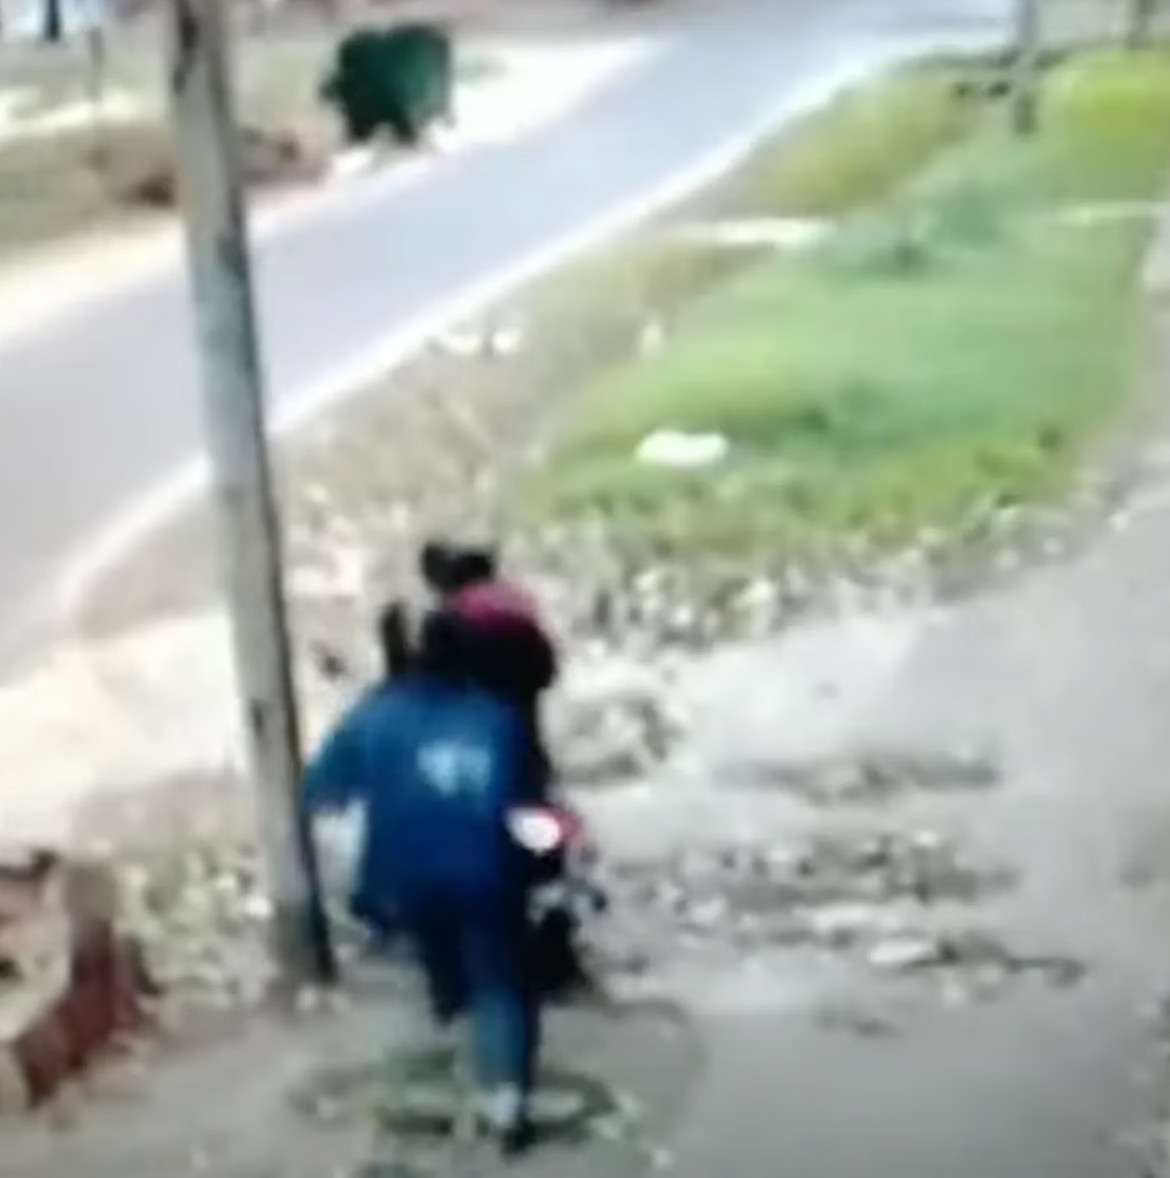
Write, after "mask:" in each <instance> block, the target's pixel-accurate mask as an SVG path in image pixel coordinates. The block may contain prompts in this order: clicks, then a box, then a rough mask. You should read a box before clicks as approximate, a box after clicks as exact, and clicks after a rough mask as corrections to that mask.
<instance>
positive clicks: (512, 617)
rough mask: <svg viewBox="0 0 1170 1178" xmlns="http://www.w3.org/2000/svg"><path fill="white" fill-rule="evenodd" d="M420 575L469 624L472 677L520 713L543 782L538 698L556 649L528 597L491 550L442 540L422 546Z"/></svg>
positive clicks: (553, 672)
mask: <svg viewBox="0 0 1170 1178" xmlns="http://www.w3.org/2000/svg"><path fill="white" fill-rule="evenodd" d="M420 564H421V571H422V576H423V580H424V581H425V582H426V584H427V585H428V586H429V587H430V589H431V590H432V591H433V592H434V594H435V596H436V598H437V604H438V606H439V608H441V609H444V610H449V611H451V612H452V613H454V614H455V615H457V616H458V617H460V618H461V619H463V621H465V622H466V623H468V625H469V628H470V632H471V633H472V634H473V635H474V637H475V642H476V654H477V657H476V663H477V671H476V677H477V679H478V680H479V681H480V684H481V686H483V687H484V688H486V689H487V690H489V691H491V692H493V693H495V694H498V695H500V696H503V697H504V698H505V699H507V700H508V701H509V702H511V703H512V704H514V705H515V706H516V707H517V708H518V709H519V710H520V712H521V713H522V714H523V716H524V718H525V721H526V723H527V725H528V729H529V732H530V735H531V737H532V743H533V752H534V754H535V756H536V757H537V758H538V762H539V764H540V765H541V767H542V771H543V773H544V775H545V778H546V781H547V780H548V779H549V778H550V777H551V771H552V770H551V762H550V760H549V757H548V754H547V751H546V749H545V745H544V741H543V739H542V737H541V732H540V697H541V695H542V694H543V693H544V692H545V691H547V690H548V688H549V687H551V686H552V684H553V682H554V681H555V680H556V676H557V669H558V668H557V653H556V647H555V646H554V644H553V641H552V638H551V637H550V636H549V634H548V631H547V630H546V629H545V626H544V622H543V620H542V619H541V617H540V612H539V609H538V607H537V605H536V602H535V601H534V600H533V599H532V597H531V596H530V595H529V594H528V593H526V592H525V591H524V590H523V589H522V588H520V587H519V586H518V585H516V584H514V583H513V582H511V581H508V580H506V579H505V578H503V577H501V576H500V574H499V571H498V569H497V565H496V557H495V553H493V552H491V551H490V550H488V549H485V548H470V547H459V546H456V545H453V544H446V543H442V542H440V541H430V542H428V543H427V544H425V545H424V546H423V549H422V554H421V558H420Z"/></svg>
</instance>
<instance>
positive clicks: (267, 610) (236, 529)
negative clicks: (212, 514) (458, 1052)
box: [147, 0, 335, 987]
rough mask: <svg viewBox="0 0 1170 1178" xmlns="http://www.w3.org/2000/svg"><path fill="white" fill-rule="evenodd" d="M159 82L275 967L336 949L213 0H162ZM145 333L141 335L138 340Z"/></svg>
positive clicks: (315, 970)
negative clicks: (313, 829)
mask: <svg viewBox="0 0 1170 1178" xmlns="http://www.w3.org/2000/svg"><path fill="white" fill-rule="evenodd" d="M169 12H170V22H171V28H170V33H171V45H170V55H171V56H170V61H169V66H170V75H169V80H170V89H171V102H172V111H173V119H174V131H175V145H176V155H177V158H178V165H179V181H180V191H181V193H182V202H183V218H184V224H185V228H186V237H187V260H188V270H189V276H190V285H191V294H192V299H193V302H194V310H195V320H196V326H197V331H198V346H199V355H200V360H201V367H202V376H203V389H204V398H203V400H204V417H205V423H206V430H207V440H208V449H209V452H210V459H211V466H212V472H213V480H214V485H215V491H216V496H217V499H218V506H219V512H220V518H221V549H222V553H223V560H224V566H225V571H226V574H227V582H228V584H227V589H228V594H229V602H230V612H231V621H232V637H233V641H234V647H235V662H236V671H237V676H238V680H239V685H240V690H241V692H242V695H243V699H242V705H243V708H244V721H245V730H246V732H247V735H248V740H249V746H250V747H249V752H250V754H251V768H252V772H253V775H254V777H255V781H256V786H257V790H258V801H259V809H258V815H257V817H258V823H259V830H260V839H261V844H262V847H263V850H264V854H265V860H266V865H267V869H268V876H269V886H270V888H271V894H272V900H273V935H274V949H275V953H276V958H277V965H278V967H279V969H280V972H281V979H282V981H283V982H284V983H286V984H287V985H289V986H292V987H295V986H298V985H303V984H311V983H328V982H331V981H332V980H333V979H334V977H335V962H334V958H333V953H332V949H331V946H330V942H329V933H328V925H327V923H326V920H325V917H324V912H323V908H322V904H321V897H320V887H319V879H318V872H317V865H316V859H315V856H314V853H313V846H312V840H311V838H310V836H309V831H308V828H307V825H306V823H305V821H304V820H303V818H302V817H301V810H300V806H299V804H298V795H299V789H300V773H301V763H300V749H299V732H298V727H297V718H296V704H295V698H294V693H293V687H292V671H291V659H290V654H289V642H288V630H287V625H286V618H285V603H284V594H283V589H282V585H281V554H280V542H279V531H278V526H277V517H276V507H275V503H274V499H273V494H272V487H271V479H270V471H269V462H268V453H267V447H266V437H265V431H264V405H263V391H262V379H261V362H260V355H259V347H258V342H257V336H256V325H255V313H254V306H253V298H252V283H251V271H250V266H249V256H248V242H247V234H246V229H245V220H244V197H243V193H242V184H241V156H240V149H239V136H238V131H237V128H236V125H235V121H234V118H233V114H232V106H231V92H230V86H229V80H228V65H227V39H226V24H225V21H226V15H225V13H224V11H223V7H222V0H170V3H169ZM147 346H149V341H147Z"/></svg>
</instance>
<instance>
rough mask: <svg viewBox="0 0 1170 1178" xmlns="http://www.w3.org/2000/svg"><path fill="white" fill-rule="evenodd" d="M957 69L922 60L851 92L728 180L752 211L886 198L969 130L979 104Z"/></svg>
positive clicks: (842, 209)
mask: <svg viewBox="0 0 1170 1178" xmlns="http://www.w3.org/2000/svg"><path fill="white" fill-rule="evenodd" d="M957 76H959V75H957V74H956V73H955V72H954V71H951V70H946V69H939V68H935V67H933V66H929V65H926V66H922V67H919V68H914V69H910V70H907V71H906V72H904V73H898V74H893V75H890V76H889V77H887V78H884V79H882V80H881V81H879V82H876V83H874V84H873V85H871V86H867V87H864V88H861V89H858V90H855V91H852V92H850V93H848V94H846V95H845V96H844V97H842V98H841V99H839V100H838V101H836V102H834V103H832V104H831V105H830V106H828V107H827V108H826V109H825V110H823V111H820V112H818V113H816V114H814V115H812V116H810V117H809V118H807V119H805V120H803V121H802V122H801V123H800V124H798V126H797V127H795V128H794V129H792V130H791V131H790V132H789V133H788V134H786V135H785V136H784V138H783V141H782V142H781V143H780V145H779V146H778V147H777V148H775V149H773V150H768V151H764V152H761V153H759V154H758V155H757V157H756V158H755V159H754V160H752V161H751V162H750V163H749V164H748V165H747V167H745V168H744V169H742V170H741V172H740V173H739V174H738V175H737V176H736V177H735V178H734V180H733V181H732V182H731V183H730V184H729V185H728V186H727V187H728V195H729V197H730V200H731V202H732V203H733V204H735V205H736V206H737V207H738V208H739V209H740V210H742V211H743V212H745V213H751V212H756V211H758V212H761V213H772V214H775V213H781V214H785V215H789V216H807V217H836V216H840V215H841V214H843V213H847V212H850V211H851V210H854V209H857V208H860V207H861V206H863V205H869V204H873V203H874V202H876V201H879V200H883V199H885V198H886V197H888V196H889V195H890V194H891V193H893V192H895V191H896V190H897V189H898V187H899V186H900V185H901V184H902V183H903V182H904V181H905V179H906V177H907V175H909V174H910V173H912V172H913V171H914V170H915V169H917V168H919V167H921V166H922V165H923V163H924V162H925V161H927V160H929V159H930V158H931V157H932V156H934V155H935V154H936V153H937V152H939V151H941V150H942V149H944V148H946V147H948V146H949V145H951V144H953V143H955V142H956V141H958V140H959V139H960V138H962V137H963V136H964V135H965V134H967V133H968V132H969V131H970V130H971V127H972V125H973V122H974V120H975V119H976V117H977V115H978V109H979V108H978V104H977V103H975V102H973V101H971V100H970V99H969V98H965V97H964V96H963V95H962V94H961V93H960V92H959V91H958V90H957V88H956V86H955V82H956V78H957Z"/></svg>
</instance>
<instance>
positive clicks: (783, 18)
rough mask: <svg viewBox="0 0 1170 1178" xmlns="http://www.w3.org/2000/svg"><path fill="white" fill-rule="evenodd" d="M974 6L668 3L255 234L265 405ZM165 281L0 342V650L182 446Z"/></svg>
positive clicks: (190, 363) (183, 338)
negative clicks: (548, 113) (797, 100)
mask: <svg viewBox="0 0 1170 1178" xmlns="http://www.w3.org/2000/svg"><path fill="white" fill-rule="evenodd" d="M973 2H974V0H959V2H958V3H955V2H954V0H950V2H944V0H929V2H928V3H926V4H924V3H923V2H922V0H917V2H915V0H911V2H910V3H902V4H882V3H878V2H877V0H840V2H838V3H833V4H815V5H813V4H799V3H796V2H795V0H772V2H771V3H765V2H762V0H730V2H729V3H726V4H722V5H719V6H717V7H714V8H712V9H707V10H701V9H700V10H695V9H688V8H684V9H683V10H682V12H681V13H680V12H678V11H676V12H675V13H674V14H672V17H671V20H670V23H669V24H668V25H666V26H665V27H660V28H658V29H657V30H655V34H656V35H658V36H660V38H661V44H660V45H659V46H658V48H657V49H656V51H655V52H653V53H652V54H650V55H649V56H648V58H647V59H646V60H644V61H641V62H640V63H639V64H638V65H637V66H636V67H634V68H633V69H632V70H631V71H630V72H628V73H624V74H621V75H619V77H618V79H617V80H616V81H615V82H614V83H612V84H611V85H610V86H608V87H607V88H605V89H603V90H602V91H601V92H600V93H599V94H598V95H597V96H595V97H594V98H593V99H592V100H590V101H589V102H587V103H586V104H585V105H584V106H582V107H581V108H579V109H578V110H577V111H576V112H575V113H574V114H572V115H571V116H570V117H568V118H567V119H566V120H564V121H562V122H560V123H558V124H556V125H552V126H547V127H543V128H541V129H539V130H538V131H535V132H534V133H532V134H531V135H529V136H527V137H526V138H524V139H522V140H520V141H515V142H512V143H510V144H505V145H498V146H487V147H483V148H474V149H470V150H468V151H466V152H463V153H460V154H459V155H457V156H451V157H448V158H445V159H440V160H439V161H437V162H436V163H435V165H434V167H433V168H432V169H431V170H430V171H429V172H428V173H427V174H426V175H425V177H423V178H421V179H418V180H416V181H414V182H412V183H410V184H407V185H405V186H401V185H394V184H392V183H387V182H386V181H377V180H374V181H370V182H369V184H367V185H366V186H364V187H363V186H359V187H357V188H355V189H354V191H353V193H352V196H351V198H349V199H348V200H347V201H346V202H344V203H342V204H340V205H339V206H337V207H335V208H334V209H333V211H332V213H331V215H329V216H328V217H325V218H317V219H311V220H308V221H306V222H303V223H301V224H299V225H298V226H296V227H295V228H289V229H287V230H286V231H284V232H281V233H279V234H277V235H275V236H272V237H271V238H269V239H268V240H266V241H264V242H262V243H260V244H259V246H258V249H257V286H258V302H259V307H260V314H261V328H262V334H263V344H264V351H265V359H266V367H267V371H268V376H269V381H270V386H269V387H270V394H269V395H270V397H271V400H272V403H273V406H274V409H275V411H277V412H279V411H281V410H283V409H287V408H288V407H289V406H290V405H292V404H294V403H295V402H296V401H297V399H298V398H301V397H303V396H304V395H305V392H306V390H307V389H309V388H311V387H313V386H314V385H316V384H317V383H318V382H320V381H322V380H325V379H327V378H328V377H329V376H330V374H331V373H334V372H336V370H337V369H338V368H339V367H340V366H342V365H344V364H346V363H347V362H348V361H350V359H351V358H352V357H353V356H354V355H356V354H360V353H362V352H363V351H367V350H369V349H371V348H372V347H374V346H375V345H376V344H377V341H379V340H380V339H383V338H384V337H386V336H387V335H388V334H389V333H391V332H393V331H394V329H395V328H396V327H398V326H400V325H401V324H403V323H404V322H405V321H406V320H407V319H408V318H411V317H414V316H418V315H420V314H425V313H426V312H427V311H428V310H432V309H433V310H438V309H440V308H441V307H442V306H443V305H444V304H445V303H446V302H447V301H448V300H450V299H452V298H453V297H455V296H456V295H457V294H458V293H459V292H460V291H461V290H464V289H465V288H466V287H467V286H468V285H469V284H472V283H475V282H477V281H482V280H483V279H484V278H485V277H486V276H489V275H491V274H492V273H493V272H496V271H498V270H499V269H500V268H502V267H505V266H507V265H509V264H512V263H514V262H515V261H516V260H517V259H519V258H521V257H523V256H525V255H528V254H532V253H534V252H537V251H539V250H540V249H542V248H543V247H545V246H546V245H547V244H549V243H551V242H553V241H555V240H556V239H557V238H558V237H562V236H563V235H566V234H568V233H570V232H571V231H572V230H573V229H574V228H575V227H576V226H577V225H579V224H580V223H582V222H583V221H585V220H587V219H589V218H594V217H597V216H599V215H604V214H605V213H606V212H607V211H608V210H613V209H616V208H618V207H619V206H620V205H622V204H623V203H625V202H628V201H630V200H631V199H632V198H636V197H637V196H638V194H639V193H641V192H643V191H645V190H648V189H651V188H653V187H655V186H656V185H658V184H660V183H662V182H663V180H664V179H665V178H667V177H669V176H670V175H671V174H673V173H676V172H678V171H680V170H682V169H685V168H686V167H687V166H688V165H689V164H690V163H691V162H692V161H694V160H696V159H697V158H699V157H701V156H702V155H703V154H704V153H706V152H710V151H712V150H713V149H715V148H717V147H718V146H719V145H720V143H721V141H723V140H724V139H726V138H727V137H728V135H729V134H732V133H734V132H735V131H736V129H737V128H739V127H741V126H743V125H745V124H746V123H748V122H750V121H752V120H757V119H759V118H760V116H761V114H762V113H763V112H765V111H767V110H768V109H769V108H770V107H771V106H773V105H774V104H776V103H777V102H779V101H783V99H784V96H785V94H786V93H790V92H795V91H797V90H798V89H800V88H801V87H803V86H808V85H809V84H810V83H811V82H814V81H815V80H816V78H817V77H818V75H820V74H823V73H824V72H825V71H826V70H829V69H831V68H833V67H834V66H835V65H839V63H840V62H841V61H842V60H844V59H846V58H848V57H849V56H850V55H851V54H852V55H854V56H858V55H861V56H864V55H865V54H866V53H867V52H870V51H871V48H870V47H871V44H872V42H873V41H874V38H875V37H877V38H879V39H880V38H881V37H882V36H886V37H887V38H888V37H889V36H890V35H892V34H902V33H929V32H933V31H935V30H938V31H941V32H942V33H944V34H945V33H946V32H948V31H950V32H961V31H962V30H963V29H964V28H967V27H974V26H978V25H979V24H980V23H981V22H982V23H983V24H984V25H986V5H985V4H984V6H983V9H982V12H981V11H980V10H978V9H971V8H964V7H963V4H964V3H965V4H968V5H970V4H972V3H973ZM199 447H200V422H199V409H198V402H197V396H196V375H195V357H194V354H193V349H192V341H191V323H190V318H189V313H188V306H187V302H186V290H185V286H184V281H183V277H182V275H181V273H179V272H178V271H177V270H167V271H163V272H161V273H155V274H154V275H151V276H149V277H145V278H143V279H142V280H141V281H139V282H137V283H134V284H132V285H130V286H127V287H123V288H119V289H118V290H116V291H114V292H112V293H111V294H110V296H109V297H108V298H106V299H105V300H104V301H101V302H98V303H96V304H91V305H89V306H87V307H85V308H84V309H79V310H77V311H76V312H75V313H71V314H67V315H65V316H64V317H62V318H59V319H58V320H57V321H56V322H54V323H52V324H51V325H46V326H45V327H44V328H43V329H41V330H39V331H38V332H36V333H35V334H32V335H28V336H24V337H22V338H19V339H17V340H15V341H13V342H12V343H11V344H10V345H8V346H6V347H5V348H3V349H2V350H0V649H3V648H4V646H5V644H9V645H11V644H12V643H13V642H14V640H15V637H16V636H17V634H18V633H19V632H20V631H22V630H27V629H29V628H30V627H31V626H33V624H34V623H36V622H44V621H45V620H46V618H45V614H46V612H47V610H48V609H49V606H50V603H51V601H52V596H51V593H50V590H51V588H52V586H53V585H54V583H55V579H56V578H57V576H58V575H59V573H60V572H61V570H62V568H63V567H64V565H65V564H66V563H67V562H68V561H69V560H70V559H71V558H72V557H73V556H74V555H76V554H77V553H78V551H79V550H80V549H82V548H83V547H84V545H85V544H86V542H87V541H88V540H91V539H92V538H93V536H94V535H95V533H96V531H97V530H98V529H100V528H101V527H102V526H103V525H104V524H106V523H108V521H110V520H111V519H112V518H114V517H116V516H117V514H118V513H119V512H121V511H124V510H126V509H127V508H129V507H130V506H131V505H133V504H134V503H135V501H136V500H138V499H140V497H141V496H143V495H144V494H145V493H146V492H148V491H149V490H150V488H152V487H153V486H156V485H157V484H158V483H159V482H160V481H162V480H164V479H165V478H166V477H167V476H168V474H170V473H172V472H173V471H174V470H175V469H176V467H178V466H179V465H180V464H182V463H184V462H185V461H189V460H191V459H192V458H193V457H195V456H196V455H197V454H198V452H199Z"/></svg>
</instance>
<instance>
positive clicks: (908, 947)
mask: <svg viewBox="0 0 1170 1178" xmlns="http://www.w3.org/2000/svg"><path fill="white" fill-rule="evenodd" d="M939 955H940V949H939V946H938V944H937V943H936V942H934V941H932V940H929V939H928V938H926V937H915V936H902V937H892V938H890V939H889V940H885V941H879V942H878V943H877V944H876V945H874V946H873V947H872V948H871V949H870V950H869V952H868V953H867V954H866V960H867V961H868V962H869V964H870V965H872V966H873V967H874V968H875V969H881V970H889V971H892V972H894V973H905V972H908V971H911V970H916V969H922V968H924V967H926V966H929V965H933V964H935V963H937V962H938V960H939Z"/></svg>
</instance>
